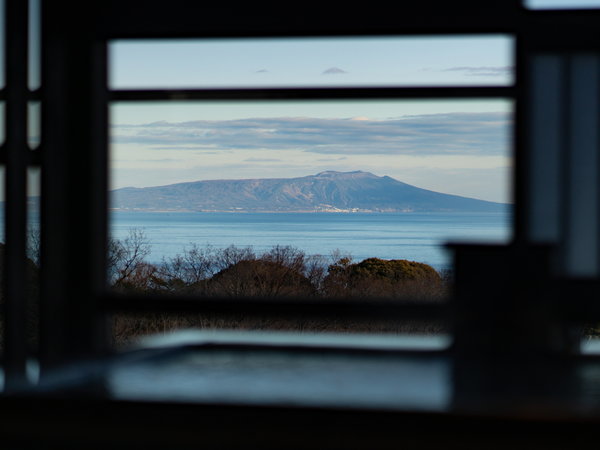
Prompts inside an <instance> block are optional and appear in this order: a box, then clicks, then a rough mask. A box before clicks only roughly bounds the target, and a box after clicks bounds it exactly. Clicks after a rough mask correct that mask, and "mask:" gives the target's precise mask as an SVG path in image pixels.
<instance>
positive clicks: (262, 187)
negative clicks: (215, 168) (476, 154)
mask: <svg viewBox="0 0 600 450" xmlns="http://www.w3.org/2000/svg"><path fill="white" fill-rule="evenodd" d="M111 207H112V209H117V210H131V211H201V212H435V211H448V212H459V211H465V212H467V211H468V212H483V211H501V210H503V208H506V207H507V205H506V204H502V203H495V202H489V201H485V200H479V199H474V198H469V197H462V196H457V195H451V194H444V193H440V192H435V191H430V190H427V189H422V188H418V187H416V186H412V185H410V184H407V183H404V182H402V181H399V180H396V179H394V178H392V177H389V176H378V175H374V174H372V173H370V172H365V171H361V170H357V171H352V172H337V171H332V170H327V171H323V172H319V173H317V174H315V175H307V176H303V177H295V178H253V179H225V180H204V181H190V182H183V183H175V184H169V185H163V186H152V187H145V188H135V187H126V188H120V189H116V190H114V191H111Z"/></svg>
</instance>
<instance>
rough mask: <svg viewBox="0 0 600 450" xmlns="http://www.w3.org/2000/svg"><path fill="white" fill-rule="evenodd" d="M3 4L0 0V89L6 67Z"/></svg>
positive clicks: (2, 85) (2, 86)
mask: <svg viewBox="0 0 600 450" xmlns="http://www.w3.org/2000/svg"><path fill="white" fill-rule="evenodd" d="M4 18H5V2H4V0H0V89H2V88H4V86H5V83H6V81H5V77H6V74H5V67H6V61H5V58H6V50H5V47H4V46H5V39H6V36H5V34H6V26H5V19H4Z"/></svg>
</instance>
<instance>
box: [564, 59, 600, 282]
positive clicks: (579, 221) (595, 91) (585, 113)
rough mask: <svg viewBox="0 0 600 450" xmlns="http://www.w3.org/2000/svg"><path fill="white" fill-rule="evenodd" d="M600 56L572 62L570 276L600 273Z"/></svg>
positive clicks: (568, 159)
mask: <svg viewBox="0 0 600 450" xmlns="http://www.w3.org/2000/svg"><path fill="white" fill-rule="evenodd" d="M598 74H599V58H598V55H596V54H595V53H579V54H574V55H572V56H571V57H570V58H569V77H568V79H569V86H568V91H569V101H568V103H567V104H566V105H565V106H566V109H567V111H568V113H569V120H568V130H569V134H568V138H567V142H566V144H567V150H568V151H567V154H566V161H565V162H566V164H565V169H566V176H565V181H566V183H565V196H566V198H565V199H566V203H565V205H566V207H565V211H564V217H565V219H566V220H565V230H564V233H565V241H564V258H565V266H566V267H565V269H566V272H567V274H568V275H570V276H576V277H595V276H597V275H598V268H599V264H598V263H599V262H598V248H599V246H600V244H599V239H598V230H599V220H598V198H599V195H598V182H599V179H598V147H599V140H598V126H599V125H600V108H599V98H600V93H599V88H598V82H599V77H598Z"/></svg>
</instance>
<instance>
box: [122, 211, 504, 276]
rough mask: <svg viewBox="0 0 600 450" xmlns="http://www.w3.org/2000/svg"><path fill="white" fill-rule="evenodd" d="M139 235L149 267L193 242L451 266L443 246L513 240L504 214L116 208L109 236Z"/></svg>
mask: <svg viewBox="0 0 600 450" xmlns="http://www.w3.org/2000/svg"><path fill="white" fill-rule="evenodd" d="M130 229H141V230H143V232H144V234H145V236H146V238H147V239H148V241H149V243H150V244H151V249H152V251H151V254H150V256H149V257H148V260H149V261H150V262H160V261H161V260H162V259H163V258H170V257H173V256H175V255H177V254H181V253H182V252H183V249H184V248H185V247H186V246H187V247H189V246H190V244H193V243H194V244H197V245H200V246H204V245H211V246H213V247H216V248H224V247H228V246H230V245H235V246H238V247H247V246H250V247H252V248H253V249H254V250H255V251H256V252H257V253H260V252H262V251H265V250H268V249H270V248H272V247H273V246H274V245H290V246H294V247H296V248H298V249H301V250H303V251H304V252H306V253H307V254H320V255H330V254H331V253H332V252H334V251H336V250H339V251H340V252H341V253H342V254H350V255H351V256H352V257H353V259H354V260H355V261H360V260H362V259H365V258H369V257H378V258H384V259H408V260H412V261H420V262H425V263H427V264H431V265H432V266H434V267H435V268H437V269H444V268H447V267H448V266H449V262H450V255H449V254H448V253H447V251H445V250H444V248H443V246H444V244H445V243H447V242H450V241H451V242H485V243H504V242H507V241H508V240H509V239H510V238H511V232H512V231H511V215H510V213H509V212H506V213H200V212H198V213H190V212H137V211H136V212H130V211H113V212H111V215H110V231H111V236H112V237H114V238H117V239H123V238H125V237H126V236H127V235H128V233H129V230H130Z"/></svg>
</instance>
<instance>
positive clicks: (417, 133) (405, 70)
mask: <svg viewBox="0 0 600 450" xmlns="http://www.w3.org/2000/svg"><path fill="white" fill-rule="evenodd" d="M109 55H110V60H109V62H110V76H109V78H110V86H111V87H112V88H113V89H144V88H175V89H178V88H228V87H253V88H254V87H256V88H260V87H318V86H361V87H362V86H367V87H371V86H436V85H456V86H463V85H508V84H510V83H511V82H512V72H513V70H512V66H513V55H512V41H511V40H510V39H509V38H507V37H504V36H489V37H478V38H464V37H453V38H435V39H434V38H418V39H417V38H362V39H356V38H352V39H341V38H337V39H278V40H272V39H265V40H259V39H254V40H244V41H241V40H205V41H200V40H196V41H152V42H148V41H146V42H138V41H117V42H114V43H113V44H111V46H110V53H109ZM110 120H111V179H110V183H111V187H112V188H120V187H125V186H137V187H143V186H155V185H164V184H171V183H176V182H185V181H196V180H206V179H238V178H282V177H297V176H306V175H311V174H315V173H318V172H321V171H325V170H338V171H353V170H365V171H369V172H372V173H374V174H376V175H379V176H384V175H388V176H391V177H393V178H396V179H398V180H400V181H403V182H406V183H410V184H414V185H416V186H419V187H422V188H426V189H432V190H436V191H440V192H446V193H451V194H457V195H465V196H469V197H475V198H482V199H485V200H492V201H501V202H508V201H510V199H511V197H510V195H511V193H510V167H511V159H512V158H511V146H510V136H511V127H512V103H511V102H510V101H508V100H486V99H483V100H476V101H474V100H452V101H433V100H427V101H425V100H423V101H396V100H394V101H392V100H389V101H303V102H300V101H279V102H276V101H269V102H267V101H246V102H239V101H238V102H233V101H227V102H225V101H224V102H199V101H195V102H167V101H165V102H140V103H136V102H119V103H114V104H112V105H111V108H110Z"/></svg>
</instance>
